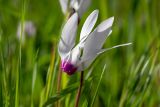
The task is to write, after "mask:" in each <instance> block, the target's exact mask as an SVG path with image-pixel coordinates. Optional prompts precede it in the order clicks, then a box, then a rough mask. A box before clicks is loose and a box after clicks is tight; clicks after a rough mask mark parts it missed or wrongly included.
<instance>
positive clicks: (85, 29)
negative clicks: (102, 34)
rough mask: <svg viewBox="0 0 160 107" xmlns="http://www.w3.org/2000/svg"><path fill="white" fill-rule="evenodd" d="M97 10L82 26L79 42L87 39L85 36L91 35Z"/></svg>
mask: <svg viewBox="0 0 160 107" xmlns="http://www.w3.org/2000/svg"><path fill="white" fill-rule="evenodd" d="M98 13H99V11H98V10H94V11H93V12H92V13H91V14H90V15H89V16H88V17H87V19H86V21H85V23H84V24H83V27H82V30H81V34H80V41H83V40H85V39H86V38H87V36H88V35H89V34H90V33H91V31H92V29H93V27H94V25H95V23H96V21H97V18H98Z"/></svg>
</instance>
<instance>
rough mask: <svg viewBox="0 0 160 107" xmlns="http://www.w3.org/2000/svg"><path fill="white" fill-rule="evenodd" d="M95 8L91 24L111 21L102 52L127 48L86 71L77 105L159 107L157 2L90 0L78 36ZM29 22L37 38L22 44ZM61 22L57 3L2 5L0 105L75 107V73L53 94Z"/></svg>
mask: <svg viewBox="0 0 160 107" xmlns="http://www.w3.org/2000/svg"><path fill="white" fill-rule="evenodd" d="M95 9H99V18H98V22H97V24H96V25H98V23H100V22H102V21H103V20H105V19H107V18H109V17H111V16H114V18H115V21H114V24H113V27H112V30H113V32H112V34H111V35H110V37H109V38H108V39H107V40H106V42H105V45H104V48H108V47H112V46H114V45H118V44H122V43H127V42H131V43H132V45H130V46H127V47H120V48H117V49H113V50H110V51H107V52H105V53H103V54H102V55H100V56H99V57H98V58H97V59H96V60H95V61H94V63H92V65H91V66H90V67H89V68H88V69H87V70H85V71H84V84H83V87H82V93H81V96H80V102H79V107H159V106H160V52H159V50H160V13H159V11H160V0H92V2H91V5H90V7H89V8H88V10H87V11H86V12H85V13H84V15H83V16H82V19H81V21H80V25H79V28H78V35H77V38H78V37H79V33H80V31H81V27H82V25H83V23H84V21H85V19H86V18H87V16H88V15H89V14H90V13H91V12H92V11H93V10H95ZM26 21H32V22H33V23H34V26H35V30H36V32H35V34H34V35H33V36H28V35H24V36H25V39H23V38H22V35H23V33H24V30H23V26H24V24H25V22H26ZM20 23H21V25H22V26H21V28H22V30H21V32H20V35H21V37H20V38H18V37H17V29H18V25H19V24H20ZM65 23H66V18H65V15H64V14H63V13H62V10H61V7H60V4H59V1H58V0H0V107H29V106H31V107H38V106H39V107H43V106H44V107H45V106H48V107H60V106H61V107H74V105H75V99H76V93H77V89H78V86H79V81H80V72H77V73H75V74H74V75H72V76H68V75H67V74H66V73H64V72H62V78H61V90H60V92H59V93H57V83H58V72H60V67H59V66H60V57H59V54H58V46H57V45H58V42H59V39H60V36H61V30H62V28H63V26H64V24H65ZM58 104H60V105H58Z"/></svg>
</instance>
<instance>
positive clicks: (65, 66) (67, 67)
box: [61, 61, 77, 75]
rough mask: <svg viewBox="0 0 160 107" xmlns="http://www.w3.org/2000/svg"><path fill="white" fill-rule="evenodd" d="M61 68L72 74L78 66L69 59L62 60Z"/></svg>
mask: <svg viewBox="0 0 160 107" xmlns="http://www.w3.org/2000/svg"><path fill="white" fill-rule="evenodd" d="M61 69H62V70H63V71H64V72H65V73H67V74H68V75H72V74H74V73H75V72H76V71H77V67H75V66H74V65H73V64H71V63H70V62H67V61H61Z"/></svg>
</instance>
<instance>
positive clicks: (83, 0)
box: [77, 0, 91, 17]
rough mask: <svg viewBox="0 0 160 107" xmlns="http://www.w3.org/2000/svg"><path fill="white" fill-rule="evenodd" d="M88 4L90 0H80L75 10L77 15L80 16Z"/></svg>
mask: <svg viewBox="0 0 160 107" xmlns="http://www.w3.org/2000/svg"><path fill="white" fill-rule="evenodd" d="M90 4H91V0H80V3H79V8H78V10H77V11H78V15H79V17H82V15H83V13H84V12H85V11H86V10H87V9H88V7H89V5H90Z"/></svg>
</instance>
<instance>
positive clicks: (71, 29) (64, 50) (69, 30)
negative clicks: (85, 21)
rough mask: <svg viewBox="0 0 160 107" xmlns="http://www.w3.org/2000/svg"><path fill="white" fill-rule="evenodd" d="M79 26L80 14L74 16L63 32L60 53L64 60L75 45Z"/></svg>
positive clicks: (59, 47)
mask: <svg viewBox="0 0 160 107" xmlns="http://www.w3.org/2000/svg"><path fill="white" fill-rule="evenodd" d="M77 26H78V14H77V13H75V14H73V15H72V16H71V17H70V18H69V20H68V21H67V23H66V24H65V25H64V28H63V30H62V35H61V39H60V42H59V46H58V51H59V54H60V56H61V58H64V57H65V56H66V55H67V54H68V52H69V51H70V50H71V49H72V48H73V47H74V45H75V38H76V32H77Z"/></svg>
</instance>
